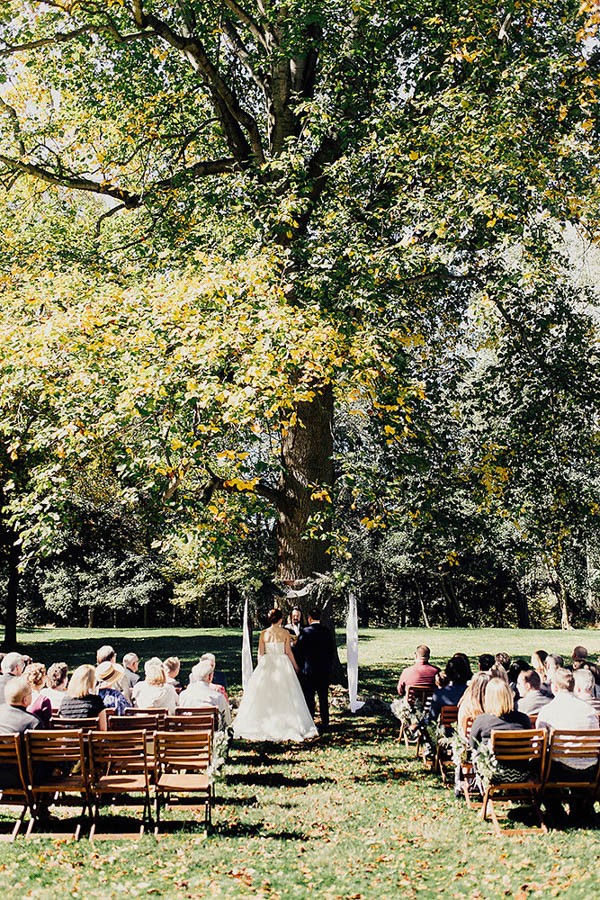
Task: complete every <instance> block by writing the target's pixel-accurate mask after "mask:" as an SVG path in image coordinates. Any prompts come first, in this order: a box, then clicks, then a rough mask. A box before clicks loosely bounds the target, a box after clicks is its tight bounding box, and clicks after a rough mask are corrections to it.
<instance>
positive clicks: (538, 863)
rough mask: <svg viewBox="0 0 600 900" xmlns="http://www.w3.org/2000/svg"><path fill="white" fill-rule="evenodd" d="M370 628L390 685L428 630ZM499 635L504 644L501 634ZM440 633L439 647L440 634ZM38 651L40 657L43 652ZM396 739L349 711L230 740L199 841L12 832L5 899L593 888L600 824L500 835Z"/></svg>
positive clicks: (533, 893)
mask: <svg viewBox="0 0 600 900" xmlns="http://www.w3.org/2000/svg"><path fill="white" fill-rule="evenodd" d="M368 635H369V636H371V635H372V640H365V641H364V645H365V646H364V650H365V652H364V655H363V662H364V665H365V671H364V673H363V674H364V675H366V676H367V677H368V681H369V682H373V683H377V682H378V672H379V671H385V672H386V689H389V687H390V685H393V678H394V677H395V675H396V671H395V667H397V665H398V657H399V656H404V655H409V653H410V651H411V650H412V648H413V647H414V644H415V641H417V642H418V640H419V639H421V638H422V636H423V635H422V633H421V632H419V633H409V634H407V633H406V632H383V633H380V632H369V633H368ZM509 635H510V636H512V638H513V640H512V642H511V643H510V644H509V643H508V642H505V640H501V641H500V638H501V637H502V638H505V637H507V636H509ZM523 635H525V636H526V637H527V640H526V641H525V639H524V638H523ZM427 636H428V637H429V642H430V644H431V646H432V648H434V651H435V652H436V658H438V659H440V658H443V657H444V655H446V656H447V655H448V653H449V652H451V651H453V650H455V649H459V648H460V649H467V652H471V653H474V652H475V651H482V650H488V649H491V650H492V651H493V650H497V649H501V648H507V649H508V650H509V651H510V650H514V649H517V650H518V649H519V647H518V646H517V645H518V644H519V643H520V642H521V639H522V638H523V640H524V642H525V643H526V644H527V647H528V648H529V649H534V648H535V647H537V646H546V648H547V649H559V650H560V649H563V650H567V649H569V648H571V647H572V645H573V644H574V643H579V642H580V640H581V642H583V643H586V641H585V640H583V639H582V636H581V635H578V634H573V633H571V634H569V635H567V636H566V642H565V643H566V646H564V647H563V646H562V644H560V641H559V638H560V634H559V633H554V634H553V635H552V637H553V640H552V642H551V641H550V639H548V640H547V641H546V642H545V644H544V643H541V644H539V645H538V641H537V640H536V639H535V638H537V637H538V636H539V633H534V636H533V639H532V634H531V633H530V634H527V633H523V632H504V633H502V634H501V635H498V634H493V635H492V633H491V632H473V631H471V632H459V633H457V632H453V633H452V634H451V635H448V634H447V633H445V632H431V633H429V634H428V635H427ZM167 637H169V635H167V636H161V637H160V638H158V637H154V638H153V637H152V636H151V635H149V636H144V637H142V636H141V635H138V639H139V640H140V641H141V640H143V641H145V642H150V644H151V645H152V646H151V648H150V645H148V646H149V649H151V652H156V650H155V649H154V647H155V645H154V644H152V641H153V640H162V641H163V642H166V639H167ZM185 637H186V639H187V638H189V640H190V641H192V640H193V641H194V642H199V643H200V644H201V645H202V647H201V648H202V649H209V647H208V646H206V641H207V638H208V637H209V635H207V633H206V632H204V633H203V636H202V640H199V637H198V636H197V635H189V633H188V634H187V635H186V636H185ZM212 637H213V638H214V639H215V640H216V639H218V638H219V637H221V638H222V639H223V640H225V639H226V640H230V638H231V633H229V634H227V635H225V634H224V633H222V632H214V633H213V634H212ZM132 638H133V635H128V636H127V639H128V640H131V639H132ZM446 638H447V639H448V643H444V644H442V640H444V641H446ZM405 641H406V652H404V651H405V646H404V645H405ZM467 641H468V642H470V643H469V645H468V646H467V644H466V643H465V642H467ZM236 642H237V638H236ZM97 643H98V641H95V642H94V646H96V645H97ZM115 643H117V642H116V641H115ZM598 643H599V641H598V635H597V633H588V634H587V644H588V646H589V647H590V649H596V648H597V647H598ZM400 645H401V646H400ZM64 646H66V645H64V644H63V647H64ZM442 646H443V647H444V650H443V652H442V650H441V647H442ZM437 648H440V649H437ZM41 649H42V648H41V647H40V650H41ZM47 649H48V647H47V646H46V647H45V648H44V651H46V650H47ZM53 649H56V647H54V648H53ZM392 653H393V655H394V658H393V659H392ZM148 655H150V654H148ZM182 655H183V653H182ZM222 655H223V664H224V667H228V666H229V667H230V671H233V670H234V661H233V660H231V661H230V662H229V661H227V660H226V659H225V654H224V651H223V654H222ZM40 656H41V654H40ZM42 658H44V659H48V656H47V655H46V652H44V656H43V657H42ZM392 664H393V666H394V667H392ZM392 689H393V688H392ZM390 696H391V694H390ZM396 734H397V730H396V728H395V726H394V723H393V722H392V721H389V720H387V719H376V718H366V717H365V718H361V717H356V718H355V717H352V716H351V715H350V714H349V713H347V712H342V711H339V710H336V711H335V713H334V718H333V729H332V732H331V733H329V734H327V735H326V736H325V737H324V738H321V739H320V740H319V741H317V742H315V743H314V744H311V745H306V746H304V745H302V746H275V745H269V746H266V745H264V746H253V745H249V744H243V743H239V744H237V745H236V746H235V747H234V748H233V751H232V755H231V759H230V764H229V765H228V767H227V780H226V782H224V783H221V784H219V785H218V802H217V805H216V807H215V810H214V816H213V821H214V831H213V833H212V834H211V835H210V836H209V837H207V836H206V835H205V834H204V833H203V831H202V830H201V829H200V828H199V827H198V828H195V827H194V826H193V825H191V824H190V826H189V830H188V831H187V832H186V833H179V834H173V835H168V836H165V837H162V838H161V839H160V841H159V842H158V843H157V842H156V841H155V840H154V838H152V837H150V836H148V837H145V838H143V839H142V840H141V841H139V842H136V841H132V842H131V841H127V842H119V843H118V842H114V841H102V842H100V841H99V842H97V843H96V844H94V845H90V844H89V842H88V841H86V840H83V841H81V842H80V843H79V844H77V845H76V844H73V843H70V842H68V841H56V840H52V839H49V838H43V837H36V838H33V839H30V840H28V841H25V840H24V839H21V840H19V841H18V842H17V843H16V844H15V845H12V846H11V845H8V844H5V843H2V844H0V887H2V888H4V889H5V890H6V891H7V896H8V897H12V896H17V895H18V896H20V897H34V898H58V897H61V898H62V897H80V896H84V895H88V896H90V895H91V896H93V897H101V898H103V900H104V898H117V897H121V896H123V895H127V896H129V897H132V898H133V897H147V896H161V897H190V898H196V897H205V896H209V897H210V896H221V897H230V898H234V897H269V898H277V897H281V898H304V897H309V896H310V895H314V896H319V897H321V896H322V897H328V898H348V900H349V898H360V897H364V898H368V900H371V898H372V900H376V898H382V897H383V898H388V897H390V898H391V897H397V896H401V897H423V898H424V897H434V896H440V895H441V896H443V897H452V898H453V897H473V898H475V897H479V898H497V897H504V896H505V897H513V898H518V900H525V898H527V897H548V896H560V897H567V898H584V897H586V898H588V897H590V896H593V895H594V893H595V892H596V886H597V869H598V858H599V855H600V832H598V831H593V830H586V831H577V832H573V831H571V832H569V831H564V832H553V833H550V834H549V835H546V836H544V835H541V834H540V833H539V832H533V831H532V832H531V833H528V834H526V835H525V836H522V837H514V836H512V837H504V838H503V839H502V840H497V839H495V838H494V837H492V835H491V833H490V829H489V828H488V827H487V826H484V825H482V824H480V823H479V822H478V821H477V818H476V816H475V815H474V814H473V813H471V812H469V811H468V810H467V809H466V808H465V806H464V803H462V802H461V801H457V800H455V799H454V797H453V794H452V792H451V791H447V790H444V789H442V788H441V786H440V783H439V780H438V779H437V778H435V777H434V776H432V775H430V774H428V773H426V772H425V771H424V770H423V767H422V766H421V764H420V763H418V762H417V761H416V760H414V758H413V755H412V751H410V752H407V751H406V750H405V749H404V747H403V746H401V745H400V744H398V742H397V741H396V740H395V738H396Z"/></svg>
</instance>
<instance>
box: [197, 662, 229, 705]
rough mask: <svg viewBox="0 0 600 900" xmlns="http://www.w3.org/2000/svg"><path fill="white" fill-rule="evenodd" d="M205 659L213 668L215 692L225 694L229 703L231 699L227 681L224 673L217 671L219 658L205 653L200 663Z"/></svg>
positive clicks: (212, 682)
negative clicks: (228, 693)
mask: <svg viewBox="0 0 600 900" xmlns="http://www.w3.org/2000/svg"><path fill="white" fill-rule="evenodd" d="M205 659H207V660H208V661H209V663H211V665H212V667H213V674H212V681H211V686H212V687H213V688H214V689H215V691H220V693H221V694H223V696H224V697H225V699H226V700H227V702H228V703H229V697H228V695H227V679H226V678H225V676H224V674H223V673H222V672H218V671H217V658H216V656H215V654H214V653H203V654H202V656H201V657H200V662H202V660H205Z"/></svg>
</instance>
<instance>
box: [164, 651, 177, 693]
mask: <svg viewBox="0 0 600 900" xmlns="http://www.w3.org/2000/svg"><path fill="white" fill-rule="evenodd" d="M180 668H181V663H180V662H179V659H178V658H177V657H176V656H169V657H167V659H165V661H164V663H163V669H164V672H165V680H166V682H167V684H171V685H173V687H174V688H178V687H181V685H180V683H179V681H178V680H177V676H178V675H179V670H180Z"/></svg>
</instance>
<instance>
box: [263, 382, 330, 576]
mask: <svg viewBox="0 0 600 900" xmlns="http://www.w3.org/2000/svg"><path fill="white" fill-rule="evenodd" d="M296 414H297V421H296V424H295V425H294V426H292V427H291V428H289V429H287V430H286V431H285V433H284V435H283V438H282V442H281V458H282V459H281V461H282V474H281V479H280V484H279V492H278V493H279V499H278V502H277V530H276V535H277V574H278V577H279V579H280V580H281V581H282V582H284V583H294V582H298V581H302V580H303V579H306V578H314V576H315V575H322V574H324V573H325V572H327V571H328V569H329V568H330V560H329V555H328V554H327V542H326V541H321V540H317V539H315V538H311V537H309V536H307V527H308V525H309V520H310V519H311V517H313V516H320V517H322V518H323V524H324V525H325V527H327V522H328V519H329V515H330V512H329V510H330V504H329V503H328V502H327V499H326V498H323V497H321V499H319V497H318V496H317V497H315V496H314V495H316V494H317V495H318V494H319V492H321V491H326V492H327V494H330V492H331V489H332V485H333V430H332V424H333V392H332V389H331V386H330V385H327V386H326V387H325V388H324V389H323V390H322V391H321V393H319V394H317V395H316V397H315V398H314V400H312V401H311V402H310V403H300V404H299V405H298V408H297V411H296Z"/></svg>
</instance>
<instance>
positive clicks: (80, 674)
mask: <svg viewBox="0 0 600 900" xmlns="http://www.w3.org/2000/svg"><path fill="white" fill-rule="evenodd" d="M100 714H102V717H103V718H104V719H106V714H105V712H104V703H103V702H102V698H101V697H99V696H98V694H97V693H96V669H95V667H94V666H89V665H85V666H79V667H78V668H77V669H75V671H74V672H73V674H72V675H71V680H70V681H69V685H68V687H67V690H66V693H65V697H64V699H63V701H62V703H61V704H60V715H61V718H65V719H84V718H86V719H87V718H90V717H92V716H99V715H100ZM99 727H100V728H102V727H103V726H102V724H101V722H100V720H99Z"/></svg>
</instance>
